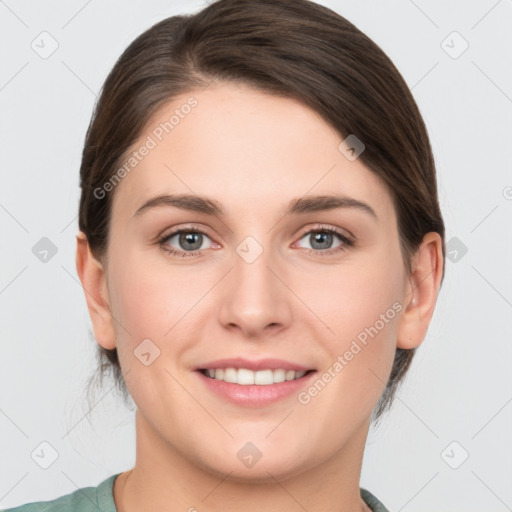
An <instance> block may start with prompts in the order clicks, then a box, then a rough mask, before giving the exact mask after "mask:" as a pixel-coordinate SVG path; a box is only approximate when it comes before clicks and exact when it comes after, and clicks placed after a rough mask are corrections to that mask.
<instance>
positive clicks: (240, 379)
mask: <svg viewBox="0 0 512 512" xmlns="http://www.w3.org/2000/svg"><path fill="white" fill-rule="evenodd" d="M205 374H206V375H208V376H209V377H211V378H212V379H215V380H223V381H225V382H231V383H233V384H240V385H242V386H250V385H252V384H257V385H259V386H269V385H270V384H277V383H279V382H284V381H288V380H296V379H300V378H301V377H303V376H304V375H305V374H306V372H305V371H300V372H296V371H294V370H283V369H281V368H279V369H277V370H259V371H257V372H253V371H252V370H248V369H247V368H238V369H236V368H215V369H208V370H206V371H205Z"/></svg>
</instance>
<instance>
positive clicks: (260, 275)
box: [219, 247, 293, 340]
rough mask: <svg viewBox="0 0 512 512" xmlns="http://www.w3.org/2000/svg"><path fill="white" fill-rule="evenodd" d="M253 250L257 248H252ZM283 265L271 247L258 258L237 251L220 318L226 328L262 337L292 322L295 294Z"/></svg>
mask: <svg viewBox="0 0 512 512" xmlns="http://www.w3.org/2000/svg"><path fill="white" fill-rule="evenodd" d="M251 250H255V248H254V247H251ZM284 274H285V271H284V270H283V268H282V265H279V263H278V262H277V261H276V259H275V258H274V257H273V255H272V251H271V250H270V249H268V250H267V249H265V250H263V252H262V253H261V254H259V256H257V257H256V259H255V260H254V261H251V258H247V257H246V255H245V254H244V253H243V252H242V251H240V252H234V255H233V268H232V270H231V272H229V274H228V275H227V276H226V280H225V282H224V285H223V290H222V294H221V295H222V298H221V301H222V304H221V308H220V313H219V314H220V321H221V323H222V325H223V327H224V328H225V329H228V330H232V331H236V330H238V331H240V334H241V335H242V336H243V337H244V338H247V339H252V340H261V339H263V338H265V337H268V336H269V335H270V334H272V333H273V334H276V333H278V332H280V331H282V330H283V329H285V328H286V327H288V326H289V325H290V323H291V318H292V309H291V306H292V305H291V303H290V301H291V300H292V295H293V294H292V293H291V292H290V291H289V290H288V288H287V287H286V284H285V283H286V281H287V280H286V276H285V275H284Z"/></svg>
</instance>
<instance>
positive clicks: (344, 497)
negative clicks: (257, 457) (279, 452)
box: [114, 410, 370, 512]
mask: <svg viewBox="0 0 512 512" xmlns="http://www.w3.org/2000/svg"><path fill="white" fill-rule="evenodd" d="M368 428H369V421H368V422H365V423H364V424H362V425H361V426H360V429H359V430H358V431H356V433H355V435H354V436H353V437H352V438H351V439H350V440H349V441H348V442H347V443H346V444H345V445H344V446H343V448H342V449H341V450H339V451H338V452H337V453H333V454H332V456H331V457H330V458H328V459H327V460H325V461H323V462H322V463H321V464H320V465H317V466H314V467H311V468H309V469H306V470H304V471H301V470H300V469H299V470H298V471H300V472H297V473H295V474H293V475H287V476H286V477H284V476H282V475H273V474H271V473H270V472H266V475H267V476H266V477H265V478H264V479H261V480H259V481H257V482H254V481H252V480H251V481H247V480H242V479H236V478H234V476H233V475H232V474H229V473H228V474H216V473H214V472H213V471H211V469H210V468H203V467H201V466H200V465H198V464H194V463H193V461H191V460H190V459H188V458H185V457H184V456H183V454H182V453H181V452H180V451H179V450H177V449H176V447H173V446H170V445H169V444H168V443H166V442H165V441H164V440H163V439H162V438H161V437H160V436H158V434H156V433H155V432H154V431H153V430H152V429H151V427H150V425H149V424H148V423H147V422H146V421H145V419H144V418H143V417H142V415H141V414H140V412H139V411H138V410H137V412H136V432H137V455H136V464H135V467H134V468H133V469H132V470H130V471H128V472H125V473H123V474H122V475H120V476H119V477H118V478H117V479H116V481H115V485H114V500H115V503H116V508H117V511H118V512H135V511H136V510H162V511H167V510H173V511H174V510H183V511H188V512H204V511H208V510H222V511H223V512H231V511H233V512H234V511H239V510H244V512H261V510H265V511H268V512H273V511H276V512H277V511H283V510H297V511H299V510H307V511H308V512H320V511H321V512H338V511H340V510H351V511H357V512H359V511H369V510H370V509H369V508H368V507H367V506H366V505H365V504H364V502H363V501H362V499H361V497H360V491H359V479H360V475H361V466H362V455H363V451H364V445H365V442H366V437H367V434H368Z"/></svg>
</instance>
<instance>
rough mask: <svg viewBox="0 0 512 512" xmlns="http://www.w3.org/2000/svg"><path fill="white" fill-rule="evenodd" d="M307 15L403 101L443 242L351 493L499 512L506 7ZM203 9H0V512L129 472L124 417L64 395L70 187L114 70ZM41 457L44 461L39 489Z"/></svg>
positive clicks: (504, 465)
mask: <svg viewBox="0 0 512 512" xmlns="http://www.w3.org/2000/svg"><path fill="white" fill-rule="evenodd" d="M320 3H322V4H324V5H326V6H328V7H330V8H332V9H334V10H335V11H337V12H339V13H340V14H342V15H343V16H345V17H346V18H348V19H349V20H350V21H351V22H353V23H354V24H355V25H356V26H357V27H359V28H360V29H361V30H362V31H363V32H365V33H366V34H367V35H368V36H369V37H370V38H372V39H373V40H374V41H375V42H376V43H377V44H379V45H380V46H381V47H382V49H383V50H384V51H385V52H386V53H387V54H388V55H389V56H390V57H391V59H392V60H393V61H394V63H395V64H396V66H397V67H398V69H399V70H400V72H401V73H402V75H403V76H404V78H405V80H406V81H407V83H408V84H409V86H410V87H411V88H412V91H413V94H414V96H415V98H416V101H417V102H418V105H419V107H420V110H421V112H422V114H423V116H424V119H425V122H426V124H427V128H428V130H429V134H430V137H431V142H432V145H433V150H434V154H435V157H436V163H437V168H438V173H439V177H438V180H439V187H440V201H441V206H442V210H443V214H444V218H445V222H446V226H447V241H450V242H449V246H448V247H449V254H448V259H447V268H446V278H445V281H444V284H443V288H442V291H441V294H440V296H439V302H438V308H437V311H436V313H435V316H434V320H433V323H432V325H431V328H430V330H429V334H428V336H427V339H426V341H425V342H424V344H423V345H422V346H421V348H420V349H419V351H418V353H417V355H416V358H415V359H414V362H413V365H412V367H411V369H410V372H409V375H408V377H407V379H406V381H405V382H404V384H403V386H402V387H401V389H400V391H399V393H398V396H397V398H396V400H395V404H394V406H393V409H392V411H391V413H390V414H389V415H388V416H387V417H386V419H385V420H384V421H383V424H382V426H381V427H379V428H378V429H376V430H374V429H373V428H372V429H371V431H370V434H369V438H368V444H367V449H366V452H365V457H364V466H363V473H362V479H361V485H362V486H363V487H366V488H368V489H370V490H371V491H372V492H373V493H374V494H375V495H376V496H378V497H379V498H380V499H381V500H382V501H383V503H384V504H385V505H386V506H387V507H388V508H389V509H390V510H391V511H396V512H399V511H402V510H403V511H405V512H409V511H411V512H412V511H418V512H425V511H432V510H447V511H448V510H449V511H464V512H470V511H486V512H501V511H505V510H512V485H511V483H512V442H511V435H510V432H512V429H511V426H512V382H511V380H512V379H511V374H512V372H511V369H512V368H511V367H512V357H511V356H512V349H511V339H512V338H511V330H512V329H511V323H512V322H511V318H512V315H511V313H512V286H511V281H512V279H511V277H512V272H511V266H512V265H511V262H512V244H511V233H512V215H511V214H512V173H511V172H510V169H511V167H510V166H511V162H512V154H511V153H512V150H511V144H510V140H512V137H511V135H512V134H511V132H512V130H511V126H512V125H511V118H512V80H511V78H512V67H511V65H510V63H511V62H512V58H511V57H512V44H511V41H510V39H511V38H510V27H511V26H512V25H511V22H512V2H511V1H510V0H501V1H497V2H496V1H495V0H489V1H487V0H486V1H480V2H464V1H462V0H460V1H451V2H446V1H441V0H436V1H430V2H427V1H425V0H424V1H419V0H418V1H417V2H416V3H415V2H413V1H411V0H396V1H386V2H379V1H376V0H375V1H365V2H355V1H341V0H339V1H322V2H320ZM203 5H204V4H203V3H202V2H199V1H193V2H186V3H185V2H177V1H169V0H168V1H163V0H161V1H156V0H154V1H148V0H144V1H142V0H139V1H131V2H129V3H127V2H121V1H120V0H110V1H99V0H92V1H91V0H90V1H88V2H87V1H84V0H73V1H64V0H60V1H57V0H54V1H46V2H36V1H22V0H20V1H15V0H5V1H3V0H0V51H1V56H0V108H1V115H0V130H1V132H0V137H1V151H0V169H1V172H2V177H1V183H2V186H1V189H0V223H1V230H2V231H1V233H2V235H1V266H0V268H1V274H0V308H1V309H0V311H1V322H2V324H1V325H2V327H1V333H2V338H1V350H2V351H1V357H0V362H1V368H0V378H1V391H2V393H1V403H0V427H1V436H0V444H1V445H0V450H1V461H2V462H1V471H0V507H1V508H7V507H10V506H14V505H18V504H21V503H26V502H28V501H36V500H43V499H44V500H47V499H53V498H55V497H57V496H61V495H63V494H66V493H68V492H72V491H74V490H76V489H77V488H80V487H84V486H88V485H97V484H98V483H99V482H100V481H101V480H103V479H104V478H106V477H108V476H110V475H111V474H113V473H114V472H120V471H124V470H126V469H128V468H130V467H132V465H133V464H134V461H135V437H134V425H133V411H129V410H127V409H126V408H124V407H123V406H122V405H121V402H120V398H119V397H118V396H117V395H116V394H115V393H113V392H112V384H111V383H106V384H105V387H104V389H103V390H102V391H101V392H100V393H98V395H97V397H96V398H95V402H94V404H93V407H92V410H89V406H88V404H87V402H86V400H85V395H84V393H83V392H84V387H85V384H86V380H87V378H88V377H89V376H90V375H91V373H92V372H93V371H94V368H95V364H96V363H95V359H94V353H95V342H93V341H92V340H91V338H90V335H89V326H90V320H89V316H88V313H87V309H86V304H85V300H84V295H83V291H82V289H81V286H80V284H79V281H78V278H77V275H76V270H75V259H74V258H75V253H74V251H75V234H76V230H77V217H76V215H77V210H78V198H79V188H78V169H79V165H80V158H81V151H82V144H83V139H84V135H85V131H86V128H87V126H88V123H89V119H90V115H91V112H92V108H93V105H94V101H95V98H96V94H97V93H98V91H99V89H100V87H101V85H102V83H103V81H104V79H105V77H106V75H107V73H108V72H109V70H110V69H111V67H112V66H113V64H114V62H115V60H116V59H117V57H118V56H119V55H120V54H121V52H122V51H123V50H124V48H125V47H126V46H127V45H128V44H129V43H130V42H131V41H132V40H133V39H134V38H135V37H136V36H137V35H138V34H140V33H141V32H142V31H144V30H145V29H147V28H149V27H150V26H151V25H152V24H154V23H156V22H157V21H160V20H161V19H163V18H165V17H167V16H171V15H174V14H178V13H191V12H195V11H197V10H199V9H200V8H201V7H202V6H203ZM43 31H47V32H48V33H49V34H51V38H53V39H54V40H55V41H56V42H57V43H58V48H57V50H56V51H55V52H54V53H53V54H52V55H51V56H49V57H48V58H46V59H43V58H42V57H41V56H40V55H39V54H38V53H37V52H36V51H34V49H32V47H31V44H33V45H34V46H35V47H36V48H37V49H38V51H39V52H42V51H48V50H49V49H51V44H52V41H51V39H50V38H49V36H40V34H41V32H43ZM454 31H456V32H458V33H459V34H460V37H459V36H458V35H454V34H452V33H453V32H454ZM42 38H46V39H44V40H43V42H41V39H42ZM461 38H463V39H461ZM464 40H465V41H467V43H468V44H469V47H468V48H467V50H466V51H464V53H462V54H461V55H458V56H457V54H458V53H459V52H460V50H462V49H463V48H464V46H463V45H464ZM33 41H34V43H32V42H33ZM443 41H445V42H444V43H443ZM36 45H38V46H36ZM450 54H451V55H450ZM455 56H457V58H454V57H455ZM397 101H398V98H397ZM43 237H47V238H49V239H50V240H51V241H52V242H53V244H55V246H56V249H57V253H56V254H55V255H54V256H53V257H51V258H50V257H48V261H47V262H46V263H44V262H42V261H40V260H39V259H38V258H37V257H36V256H35V255H34V254H33V252H32V248H33V247H34V246H35V245H36V244H37V243H38V242H39V241H40V239H41V238H43ZM454 237H455V238H454ZM464 247H465V248H467V252H466V253H465V254H464V250H465V249H464ZM451 260H453V261H451ZM454 441H455V442H456V444H451V443H452V442H454ZM42 442H47V443H49V444H50V445H51V446H52V447H53V449H54V450H56V452H57V453H58V458H57V459H56V460H55V462H54V463H53V464H52V465H51V466H50V467H48V469H43V468H41V467H40V465H39V464H41V463H44V462H45V460H46V463H49V462H50V461H51V453H52V452H51V449H50V448H49V447H48V446H47V445H42V446H41V443H42ZM447 447H448V449H446V448H447ZM466 452H467V454H468V456H469V457H468V458H467V460H466V461H465V462H464V463H463V464H462V465H460V466H459V467H458V469H453V468H452V467H450V465H451V466H457V465H458V464H460V462H461V460H462V459H463V458H464V456H465V455H466ZM43 453H44V457H43V456H42V454H43ZM31 454H33V455H31ZM37 454H39V456H38V455H37ZM32 457H33V458H32ZM45 457H46V459H45ZM36 461H37V462H36ZM38 463H39V464H38Z"/></svg>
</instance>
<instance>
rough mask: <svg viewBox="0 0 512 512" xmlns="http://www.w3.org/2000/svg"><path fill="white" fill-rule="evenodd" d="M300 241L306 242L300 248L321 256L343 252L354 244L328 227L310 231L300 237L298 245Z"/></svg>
mask: <svg viewBox="0 0 512 512" xmlns="http://www.w3.org/2000/svg"><path fill="white" fill-rule="evenodd" d="M301 240H305V242H306V246H305V247H304V246H301V247H302V248H304V249H308V250H309V251H308V252H314V253H317V254H322V255H323V254H332V253H336V252H339V251H343V250H346V249H347V248H348V247H352V246H353V245H354V242H353V241H352V240H351V239H350V238H348V236H346V235H344V234H343V233H341V232H340V231H338V230H337V229H334V228H332V227H328V226H319V227H317V228H315V229H310V230H309V231H307V232H306V233H305V234H304V235H303V236H302V237H301V239H300V240H299V242H298V243H299V244H300V241H301Z"/></svg>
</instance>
